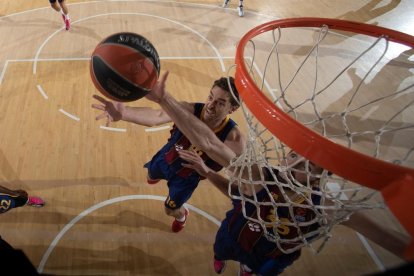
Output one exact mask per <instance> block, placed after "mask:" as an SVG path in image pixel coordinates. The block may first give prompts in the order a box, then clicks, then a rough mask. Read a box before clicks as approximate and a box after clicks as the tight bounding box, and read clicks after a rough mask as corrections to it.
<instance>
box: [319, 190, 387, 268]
mask: <svg viewBox="0 0 414 276" xmlns="http://www.w3.org/2000/svg"><path fill="white" fill-rule="evenodd" d="M326 187H327V188H328V189H329V190H330V191H332V192H333V193H334V194H333V196H338V193H341V194H340V195H339V199H340V200H347V199H348V197H347V196H346V194H345V193H343V192H341V187H340V186H339V184H338V183H336V182H328V183H326ZM335 193H336V194H335ZM354 231H355V230H354ZM355 233H356V234H357V236H358V238H359V240H360V241H361V242H362V245H363V246H364V247H365V249H366V250H367V252H368V254H369V255H370V256H371V259H372V260H373V261H374V263H375V264H376V265H377V267H378V269H380V270H381V271H385V266H384V264H383V263H382V262H381V260H380V259H379V258H378V256H377V254H376V253H375V251H374V250H373V249H372V247H371V245H370V244H369V243H368V241H367V239H366V238H365V237H364V236H363V235H361V234H360V233H358V232H357V231H355Z"/></svg>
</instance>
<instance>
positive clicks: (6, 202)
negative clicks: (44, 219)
mask: <svg viewBox="0 0 414 276" xmlns="http://www.w3.org/2000/svg"><path fill="white" fill-rule="evenodd" d="M26 204H27V205H29V206H34V207H42V206H43V205H44V204H45V202H44V201H43V200H42V199H41V198H39V197H31V196H28V195H27V193H26V192H25V191H23V190H17V191H13V193H12V192H10V193H5V192H2V193H0V213H5V212H7V211H10V210H11V209H14V208H18V207H21V206H24V205H26Z"/></svg>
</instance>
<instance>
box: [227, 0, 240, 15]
mask: <svg viewBox="0 0 414 276" xmlns="http://www.w3.org/2000/svg"><path fill="white" fill-rule="evenodd" d="M229 3H230V0H224V2H223V8H227V7H228V6H229ZM237 11H238V13H239V16H240V17H243V16H244V9H243V0H239V6H238V7H237Z"/></svg>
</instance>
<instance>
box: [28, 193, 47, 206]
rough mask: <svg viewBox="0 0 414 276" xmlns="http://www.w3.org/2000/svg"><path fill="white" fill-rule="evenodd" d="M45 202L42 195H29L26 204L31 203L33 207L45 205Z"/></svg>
mask: <svg viewBox="0 0 414 276" xmlns="http://www.w3.org/2000/svg"><path fill="white" fill-rule="evenodd" d="M45 203H46V202H45V201H44V200H43V199H41V198H40V197H36V196H29V198H28V199H27V202H26V205H29V206H32V207H43V206H44V205H45Z"/></svg>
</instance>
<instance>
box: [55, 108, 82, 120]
mask: <svg viewBox="0 0 414 276" xmlns="http://www.w3.org/2000/svg"><path fill="white" fill-rule="evenodd" d="M59 111H60V112H62V113H63V114H65V115H66V116H68V117H69V118H71V119H73V120H75V121H78V122H79V121H80V118H78V117H76V116H75V115H72V114H70V113H69V112H67V111H65V110H63V109H62V108H61V109H59Z"/></svg>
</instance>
